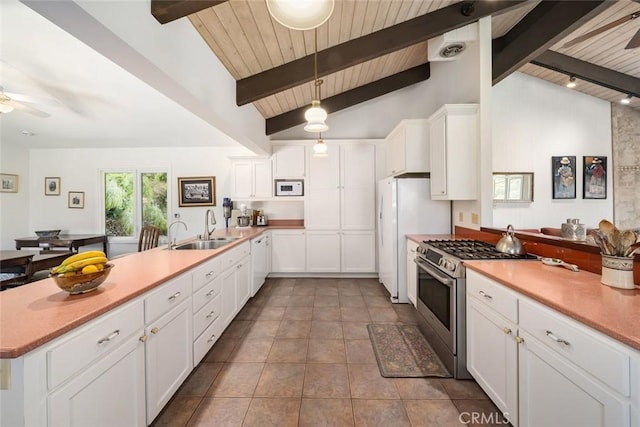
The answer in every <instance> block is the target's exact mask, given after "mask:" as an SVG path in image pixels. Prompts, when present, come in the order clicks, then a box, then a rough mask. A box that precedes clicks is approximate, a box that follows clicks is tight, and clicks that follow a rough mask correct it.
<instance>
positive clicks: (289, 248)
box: [271, 230, 307, 273]
mask: <svg viewBox="0 0 640 427" xmlns="http://www.w3.org/2000/svg"><path fill="white" fill-rule="evenodd" d="M306 253H307V241H306V232H305V231H304V230H272V231H271V271H272V272H274V273H300V272H304V271H306V264H307V261H306V260H307V256H306Z"/></svg>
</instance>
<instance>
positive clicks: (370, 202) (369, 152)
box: [340, 144, 376, 230]
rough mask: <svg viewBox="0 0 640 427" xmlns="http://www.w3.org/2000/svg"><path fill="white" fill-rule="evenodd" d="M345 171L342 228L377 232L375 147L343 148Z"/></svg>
mask: <svg viewBox="0 0 640 427" xmlns="http://www.w3.org/2000/svg"><path fill="white" fill-rule="evenodd" d="M341 149H342V156H341V157H342V161H341V163H342V167H341V169H342V171H341V175H342V176H341V185H340V187H341V190H342V192H341V198H340V203H341V206H342V209H341V214H342V215H341V228H342V229H343V230H374V229H375V228H376V223H375V220H376V176H375V170H376V168H375V164H376V157H375V153H376V151H375V146H374V145H373V144H353V145H343V146H342V147H341Z"/></svg>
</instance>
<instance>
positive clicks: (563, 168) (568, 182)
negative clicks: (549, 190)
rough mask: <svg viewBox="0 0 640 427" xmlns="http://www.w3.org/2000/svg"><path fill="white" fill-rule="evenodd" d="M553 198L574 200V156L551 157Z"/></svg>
mask: <svg viewBox="0 0 640 427" xmlns="http://www.w3.org/2000/svg"><path fill="white" fill-rule="evenodd" d="M551 172H552V176H553V181H552V182H553V198H554V199H575V198H576V156H552V157H551Z"/></svg>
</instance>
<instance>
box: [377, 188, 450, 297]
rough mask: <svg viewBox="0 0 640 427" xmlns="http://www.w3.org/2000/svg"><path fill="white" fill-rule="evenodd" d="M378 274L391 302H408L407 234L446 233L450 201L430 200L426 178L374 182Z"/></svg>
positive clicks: (448, 224)
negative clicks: (376, 189) (376, 202)
mask: <svg viewBox="0 0 640 427" xmlns="http://www.w3.org/2000/svg"><path fill="white" fill-rule="evenodd" d="M377 208H378V211H377V214H378V275H379V278H380V282H381V283H382V284H384V286H385V288H387V291H389V294H390V295H391V302H394V303H408V302H409V299H408V298H407V272H406V267H405V266H406V262H405V257H406V252H407V240H406V235H407V234H450V233H451V202H449V201H446V200H431V193H430V186H429V179H428V178H386V179H383V180H381V181H380V182H378V206H377Z"/></svg>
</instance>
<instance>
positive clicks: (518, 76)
mask: <svg viewBox="0 0 640 427" xmlns="http://www.w3.org/2000/svg"><path fill="white" fill-rule="evenodd" d="M492 132H493V170H494V171H497V172H533V173H534V201H533V202H532V203H527V204H504V203H501V204H499V205H496V206H495V207H494V211H493V225H494V226H495V227H506V226H507V225H508V224H513V225H514V227H515V228H540V227H560V224H561V223H563V222H565V221H566V219H567V218H579V219H580V220H581V222H582V223H583V224H586V225H587V226H590V227H597V224H598V222H599V221H600V220H601V219H602V218H609V219H611V218H612V217H613V191H612V189H613V179H612V177H613V170H614V169H613V165H612V157H611V105H610V104H609V103H608V102H606V101H603V100H601V99H598V98H594V97H591V96H589V95H585V94H582V93H579V92H576V91H572V90H570V89H565V88H563V87H561V86H558V85H555V84H552V83H548V82H546V81H544V80H540V79H537V78H535V77H531V76H528V75H525V74H522V73H514V74H512V75H511V76H509V77H508V78H506V79H504V80H503V81H502V82H500V83H498V84H497V85H496V86H495V87H494V91H493V125H492ZM565 155H568V156H576V163H578V165H581V164H582V156H606V157H607V160H608V169H609V170H608V172H609V179H608V180H607V199H605V200H593V199H588V200H585V199H583V198H582V185H583V179H582V170H581V168H578V170H577V174H576V175H577V181H576V198H575V199H555V200H554V199H552V169H551V156H565Z"/></svg>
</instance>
